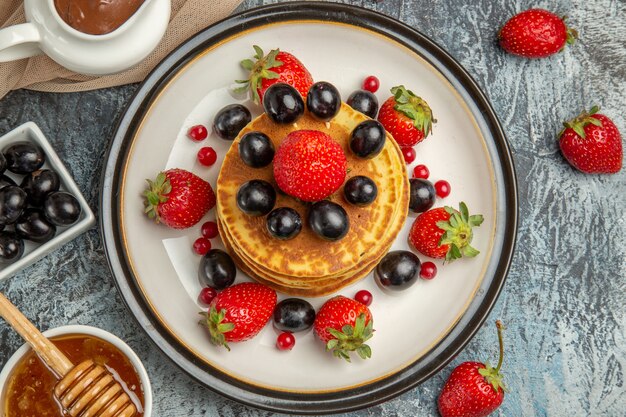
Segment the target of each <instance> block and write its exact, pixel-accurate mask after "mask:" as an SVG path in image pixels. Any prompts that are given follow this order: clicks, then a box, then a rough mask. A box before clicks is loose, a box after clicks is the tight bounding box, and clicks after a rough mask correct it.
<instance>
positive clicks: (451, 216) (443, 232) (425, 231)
mask: <svg viewBox="0 0 626 417" xmlns="http://www.w3.org/2000/svg"><path fill="white" fill-rule="evenodd" d="M482 222H483V216H482V215H480V214H477V215H473V216H470V214H469V211H468V210H467V206H466V205H465V203H463V202H461V203H460V204H459V210H455V209H453V208H452V207H448V206H446V207H438V208H434V209H430V210H428V211H426V212H424V213H422V214H420V215H419V216H417V218H416V219H415V222H414V223H413V226H411V231H410V232H409V242H410V243H411V245H413V247H414V248H415V249H416V250H417V251H418V252H420V253H422V254H424V255H426V256H430V257H431V258H445V260H446V261H453V260H455V259H459V258H461V257H463V256H467V257H470V258H471V257H474V256H476V255H478V254H479V253H480V252H479V251H478V250H476V249H474V248H473V247H472V246H470V243H471V242H472V238H473V232H472V227H475V226H480V225H481V224H482Z"/></svg>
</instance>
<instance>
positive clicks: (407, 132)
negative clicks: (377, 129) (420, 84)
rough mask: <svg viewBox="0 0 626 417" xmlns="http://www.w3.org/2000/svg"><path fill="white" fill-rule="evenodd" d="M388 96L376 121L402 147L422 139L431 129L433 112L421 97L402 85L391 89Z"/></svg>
mask: <svg viewBox="0 0 626 417" xmlns="http://www.w3.org/2000/svg"><path fill="white" fill-rule="evenodd" d="M391 94H393V96H392V97H389V98H388V99H387V100H385V102H384V103H383V105H382V106H380V111H379V112H378V121H379V122H380V123H381V124H382V125H383V127H384V128H385V130H386V131H387V132H389V133H391V135H392V136H393V138H394V139H395V140H396V142H397V143H398V145H399V146H400V147H402V148H407V147H411V146H413V145H416V144H418V143H420V142H421V141H423V140H424V139H425V138H426V137H427V136H428V135H429V134H430V133H431V131H432V127H433V123H435V122H436V120H435V119H434V118H433V112H432V110H431V109H430V107H429V106H428V103H426V101H425V100H423V99H422V98H421V97H418V96H417V95H415V93H413V92H412V91H411V90H407V89H406V88H405V87H404V86H403V85H399V86H396V87H393V88H392V89H391Z"/></svg>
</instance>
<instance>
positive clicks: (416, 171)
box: [413, 164, 430, 180]
mask: <svg viewBox="0 0 626 417" xmlns="http://www.w3.org/2000/svg"><path fill="white" fill-rule="evenodd" d="M429 176H430V171H429V170H428V168H427V167H426V165H423V164H419V165H415V168H413V178H422V179H424V180H427V179H428V177H429Z"/></svg>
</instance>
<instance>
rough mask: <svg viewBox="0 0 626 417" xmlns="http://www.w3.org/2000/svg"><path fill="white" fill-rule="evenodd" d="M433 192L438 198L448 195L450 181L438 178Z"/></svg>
mask: <svg viewBox="0 0 626 417" xmlns="http://www.w3.org/2000/svg"><path fill="white" fill-rule="evenodd" d="M435 192H436V193H437V196H438V197H439V198H444V197H447V196H449V195H450V183H449V182H448V181H444V180H439V181H437V182H436V183H435Z"/></svg>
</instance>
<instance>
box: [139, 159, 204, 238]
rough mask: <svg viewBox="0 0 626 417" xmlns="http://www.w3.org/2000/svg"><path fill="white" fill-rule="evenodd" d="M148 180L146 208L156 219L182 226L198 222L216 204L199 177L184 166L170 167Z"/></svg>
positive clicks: (145, 194) (169, 224)
mask: <svg viewBox="0 0 626 417" xmlns="http://www.w3.org/2000/svg"><path fill="white" fill-rule="evenodd" d="M147 181H148V189H147V190H145V191H144V193H143V194H144V196H145V197H146V199H145V202H144V204H145V206H146V209H145V212H146V213H147V214H148V217H150V218H151V219H154V220H155V221H156V222H157V223H159V222H163V223H165V224H166V225H167V226H169V227H171V228H174V229H185V228H187V227H191V226H193V225H194V224H196V223H198V222H199V221H200V219H201V218H202V216H204V215H205V214H206V212H207V211H209V210H210V209H212V208H213V206H215V193H214V192H213V189H212V188H211V185H210V184H209V183H208V182H206V181H204V180H203V179H202V178H200V177H198V176H197V175H195V174H192V173H191V172H189V171H185V170H184V169H178V168H175V169H169V170H167V171H164V172H161V173H159V175H157V177H156V180H155V181H150V180H147Z"/></svg>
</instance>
